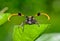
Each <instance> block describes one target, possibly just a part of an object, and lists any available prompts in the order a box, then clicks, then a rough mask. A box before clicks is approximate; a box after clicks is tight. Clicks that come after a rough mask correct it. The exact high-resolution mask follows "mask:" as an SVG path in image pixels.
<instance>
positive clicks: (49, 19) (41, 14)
mask: <svg viewBox="0 0 60 41" xmlns="http://www.w3.org/2000/svg"><path fill="white" fill-rule="evenodd" d="M41 15H45V16H47V17H48V20H50V16H49V15H48V14H46V13H41Z"/></svg>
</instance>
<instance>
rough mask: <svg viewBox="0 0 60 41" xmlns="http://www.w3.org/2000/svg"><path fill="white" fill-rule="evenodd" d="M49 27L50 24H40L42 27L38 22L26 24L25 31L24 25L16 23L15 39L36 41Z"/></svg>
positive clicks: (16, 40)
mask: <svg viewBox="0 0 60 41" xmlns="http://www.w3.org/2000/svg"><path fill="white" fill-rule="evenodd" d="M47 27H48V24H40V27H38V25H36V24H34V25H25V26H24V31H22V27H18V25H16V26H14V30H13V41H34V40H35V39H36V38H37V37H38V36H39V35H41V34H42V33H43V32H44V31H45V30H46V29H47Z"/></svg>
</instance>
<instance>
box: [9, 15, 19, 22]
mask: <svg viewBox="0 0 60 41" xmlns="http://www.w3.org/2000/svg"><path fill="white" fill-rule="evenodd" d="M16 15H18V14H11V15H10V16H9V17H8V21H10V18H11V17H12V16H16Z"/></svg>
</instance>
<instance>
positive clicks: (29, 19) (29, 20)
mask: <svg viewBox="0 0 60 41" xmlns="http://www.w3.org/2000/svg"><path fill="white" fill-rule="evenodd" d="M16 15H17V16H24V15H23V14H21V13H18V14H11V15H10V16H9V17H8V21H10V18H11V17H12V16H16ZM40 15H45V16H47V17H48V20H50V17H49V15H48V14H45V13H40V12H38V13H37V14H36V15H35V16H40ZM25 18H26V19H25V20H23V21H22V23H21V24H20V26H22V29H23V30H24V24H29V25H32V24H37V25H38V27H39V26H40V25H39V22H38V21H37V20H36V19H35V18H34V16H25Z"/></svg>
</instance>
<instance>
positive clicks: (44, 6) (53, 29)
mask: <svg viewBox="0 0 60 41" xmlns="http://www.w3.org/2000/svg"><path fill="white" fill-rule="evenodd" d="M4 7H8V8H9V9H8V11H7V12H6V13H11V14H12V13H17V12H21V13H23V14H24V15H35V14H37V13H38V12H44V13H48V15H49V16H50V17H51V20H50V21H46V19H45V17H43V19H42V17H41V19H38V20H41V22H43V23H50V24H51V26H49V28H48V29H47V30H46V32H45V33H60V0H0V10H1V9H2V8H4ZM36 18H37V17H36ZM20 19H21V18H20V17H18V16H16V17H12V18H11V21H10V22H8V21H7V22H5V23H4V24H3V25H1V26H0V41H5V40H6V39H7V38H6V37H7V36H8V35H7V34H8V33H9V32H11V33H12V30H13V26H14V25H18V24H20V23H21V22H22V21H21V20H20ZM23 19H24V18H22V20H23ZM41 22H40V23H41ZM6 41H7V40H6Z"/></svg>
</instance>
